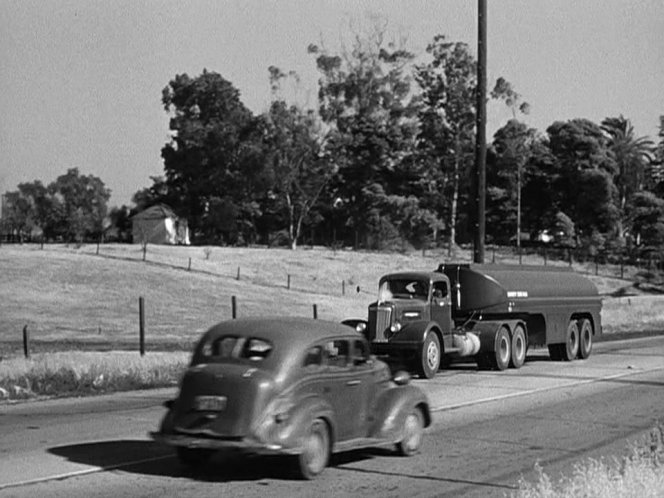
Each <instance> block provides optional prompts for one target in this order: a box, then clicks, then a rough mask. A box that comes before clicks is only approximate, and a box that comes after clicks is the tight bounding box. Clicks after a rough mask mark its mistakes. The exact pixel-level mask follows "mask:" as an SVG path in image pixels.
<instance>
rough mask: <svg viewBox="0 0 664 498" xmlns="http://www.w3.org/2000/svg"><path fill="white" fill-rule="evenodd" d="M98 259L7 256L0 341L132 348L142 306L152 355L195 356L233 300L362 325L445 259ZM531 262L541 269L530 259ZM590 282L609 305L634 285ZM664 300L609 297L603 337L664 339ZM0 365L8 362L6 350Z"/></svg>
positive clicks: (255, 251) (250, 311) (305, 254)
mask: <svg viewBox="0 0 664 498" xmlns="http://www.w3.org/2000/svg"><path fill="white" fill-rule="evenodd" d="M96 252H97V247H96V245H87V246H82V247H80V248H75V247H73V246H71V247H67V246H63V245H46V246H44V249H43V250H42V249H40V246H38V245H34V246H31V245H24V246H7V245H3V246H1V247H0V275H2V284H1V285H0V316H2V320H1V321H0V342H2V341H4V342H6V341H13V342H15V343H20V341H21V337H22V330H23V327H24V326H26V325H27V326H28V331H29V333H30V337H31V339H33V340H37V341H67V342H69V343H71V344H76V343H81V342H88V343H107V344H110V345H111V346H112V345H114V344H119V343H124V344H131V343H137V341H138V328H139V326H138V298H139V296H143V297H144V299H145V303H146V338H147V339H146V340H147V343H148V345H149V346H151V347H153V346H155V345H159V344H163V343H164V342H169V343H181V344H183V345H184V347H188V345H189V344H190V343H191V341H192V340H194V339H195V338H196V337H198V336H199V335H200V333H201V332H202V331H204V330H205V329H207V328H208V327H209V326H210V325H212V324H214V323H216V322H218V321H220V320H223V319H228V318H230V316H231V296H236V297H237V302H238V315H239V316H249V315H251V316H256V315H299V316H312V313H313V305H314V304H316V305H317V308H318V316H319V317H320V318H322V319H329V320H335V321H338V320H341V319H343V318H348V317H362V316H364V315H365V314H366V306H367V305H368V304H369V302H371V301H372V300H373V299H374V296H375V289H376V284H377V280H378V278H379V277H380V276H381V275H382V274H383V273H386V272H389V271H397V270H403V269H424V270H426V269H433V268H435V267H436V266H437V265H438V263H439V262H441V261H444V259H445V258H444V256H443V255H442V254H441V253H440V252H438V253H432V252H429V253H428V254H427V255H426V256H422V254H421V253H413V254H381V253H370V252H355V251H332V250H328V249H321V248H316V249H301V250H298V251H290V250H286V249H265V248H252V249H244V248H221V247H205V248H203V247H182V246H179V247H171V246H149V247H148V253H147V261H146V262H143V261H142V251H141V248H140V246H138V245H115V244H109V245H102V246H101V247H100V254H99V255H97V254H96ZM469 257H470V255H469V254H468V253H467V252H466V253H462V254H460V259H462V260H463V259H465V260H466V261H468V260H469ZM503 259H504V258H503V257H502V256H500V255H499V256H498V260H499V261H501V260H503ZM190 260H191V263H190V262H189V261H190ZM533 262H535V263H541V261H530V260H527V259H525V260H524V263H533ZM549 264H553V263H552V262H549ZM559 264H565V263H559ZM190 265H191V271H188V268H189V267H190ZM238 268H239V269H240V279H239V280H237V273H238ZM288 275H290V276H291V277H290V289H287V285H288ZM591 278H592V279H593V280H594V281H595V282H596V284H597V286H598V288H599V290H600V293H602V294H610V293H612V292H614V291H616V290H617V289H618V288H620V287H626V286H628V285H629V282H626V281H622V280H617V279H613V278H606V277H595V276H591ZM342 282H343V284H342ZM358 289H359V292H358ZM342 290H345V294H342ZM662 301H664V297H660V296H655V295H640V296H632V297H620V298H611V297H606V298H605V301H604V311H603V323H604V328H605V332H607V333H611V332H615V331H621V332H622V331H625V330H631V331H633V330H652V329H662V328H664V307H662V306H658V305H656V304H659V303H661V302H662ZM2 354H7V352H6V351H4V352H3V351H2V349H0V355H2Z"/></svg>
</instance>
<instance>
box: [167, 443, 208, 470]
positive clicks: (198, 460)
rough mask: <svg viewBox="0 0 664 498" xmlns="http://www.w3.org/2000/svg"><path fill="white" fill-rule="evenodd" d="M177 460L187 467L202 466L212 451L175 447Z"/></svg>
mask: <svg viewBox="0 0 664 498" xmlns="http://www.w3.org/2000/svg"><path fill="white" fill-rule="evenodd" d="M176 451H177V455H178V460H179V461H180V463H181V464H183V465H186V466H188V467H196V466H199V465H203V464H204V463H205V462H207V461H208V460H209V459H210V457H211V456H212V453H213V450H210V449H207V448H185V447H184V446H178V447H177V450H176Z"/></svg>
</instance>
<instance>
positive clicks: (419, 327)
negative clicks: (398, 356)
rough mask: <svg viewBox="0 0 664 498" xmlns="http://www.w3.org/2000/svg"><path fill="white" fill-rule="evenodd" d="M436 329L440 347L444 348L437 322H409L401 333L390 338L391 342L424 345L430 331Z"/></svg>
mask: <svg viewBox="0 0 664 498" xmlns="http://www.w3.org/2000/svg"><path fill="white" fill-rule="evenodd" d="M432 329H435V330H436V331H437V333H438V338H439V339H440V346H441V348H442V347H443V338H442V337H441V336H440V332H439V329H438V324H437V323H436V322H426V321H420V322H409V323H406V324H405V325H404V326H403V327H402V328H401V330H400V331H399V332H397V333H396V334H394V336H392V337H391V338H390V341H398V342H410V343H416V344H422V343H423V342H424V338H425V337H426V336H427V334H428V333H429V331H431V330H432Z"/></svg>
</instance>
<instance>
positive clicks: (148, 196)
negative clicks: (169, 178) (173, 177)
mask: <svg viewBox="0 0 664 498" xmlns="http://www.w3.org/2000/svg"><path fill="white" fill-rule="evenodd" d="M150 180H152V185H150V186H149V187H145V188H142V189H140V190H137V191H136V192H135V193H134V195H133V196H132V198H131V200H132V202H133V203H134V205H135V206H136V207H135V209H134V210H135V212H141V211H144V210H145V209H147V208H149V207H150V206H154V205H155V204H160V203H163V204H166V205H167V206H171V205H172V204H175V203H176V202H177V199H176V198H175V197H174V196H173V194H172V193H171V192H170V191H169V188H168V184H167V183H166V180H165V179H164V177H163V176H151V177H150Z"/></svg>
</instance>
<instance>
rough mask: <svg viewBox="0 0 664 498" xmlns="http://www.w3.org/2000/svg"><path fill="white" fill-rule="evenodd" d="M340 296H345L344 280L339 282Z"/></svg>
mask: <svg viewBox="0 0 664 498" xmlns="http://www.w3.org/2000/svg"><path fill="white" fill-rule="evenodd" d="M341 295H342V296H345V295H346V281H345V280H342V281H341Z"/></svg>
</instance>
